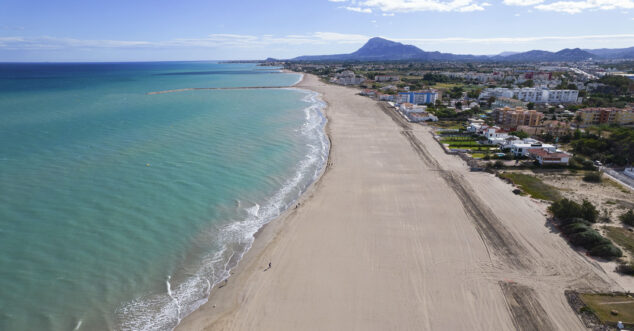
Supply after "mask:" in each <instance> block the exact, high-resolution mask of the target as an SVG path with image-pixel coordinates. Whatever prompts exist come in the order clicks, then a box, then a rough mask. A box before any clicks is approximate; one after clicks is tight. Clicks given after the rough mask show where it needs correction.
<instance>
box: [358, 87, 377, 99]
mask: <svg viewBox="0 0 634 331" xmlns="http://www.w3.org/2000/svg"><path fill="white" fill-rule="evenodd" d="M360 94H361V95H365V96H368V97H370V98H374V97H376V91H375V90H370V89H364V90H363V91H361V93H360Z"/></svg>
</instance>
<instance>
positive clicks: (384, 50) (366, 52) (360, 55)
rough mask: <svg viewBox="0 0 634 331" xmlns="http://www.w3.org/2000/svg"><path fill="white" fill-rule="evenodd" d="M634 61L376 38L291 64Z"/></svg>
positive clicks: (616, 54) (631, 54) (625, 52)
mask: <svg viewBox="0 0 634 331" xmlns="http://www.w3.org/2000/svg"><path fill="white" fill-rule="evenodd" d="M628 58H629V59H634V47H630V48H619V49H605V48H604V49H595V50H591V49H579V48H572V49H571V48H566V49H562V50H560V51H558V52H548V51H540V50H533V51H528V52H521V53H517V52H503V53H500V54H498V55H494V56H486V55H481V56H476V55H457V54H451V53H440V52H426V51H423V50H422V49H420V48H418V47H416V46H413V45H405V44H402V43H399V42H395V41H391V40H387V39H383V38H379V37H375V38H372V39H370V40H368V42H367V43H366V44H365V45H363V46H362V47H361V48H359V49H358V50H357V51H355V52H353V53H349V54H334V55H308V56H299V57H296V58H294V59H291V61H500V62H576V61H583V60H588V59H628Z"/></svg>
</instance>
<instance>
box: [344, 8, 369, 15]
mask: <svg viewBox="0 0 634 331" xmlns="http://www.w3.org/2000/svg"><path fill="white" fill-rule="evenodd" d="M344 8H345V9H346V10H349V11H353V12H357V13H364V14H372V9H370V8H361V7H344Z"/></svg>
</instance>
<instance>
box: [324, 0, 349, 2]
mask: <svg viewBox="0 0 634 331" xmlns="http://www.w3.org/2000/svg"><path fill="white" fill-rule="evenodd" d="M328 1H330V2H346V1H348V0H328Z"/></svg>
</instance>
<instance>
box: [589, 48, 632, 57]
mask: <svg viewBox="0 0 634 331" xmlns="http://www.w3.org/2000/svg"><path fill="white" fill-rule="evenodd" d="M584 51H586V52H588V53H592V54H594V55H596V56H598V57H600V58H603V59H634V47H629V48H599V49H584Z"/></svg>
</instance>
